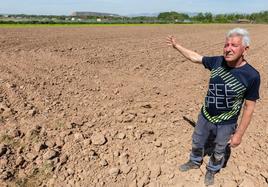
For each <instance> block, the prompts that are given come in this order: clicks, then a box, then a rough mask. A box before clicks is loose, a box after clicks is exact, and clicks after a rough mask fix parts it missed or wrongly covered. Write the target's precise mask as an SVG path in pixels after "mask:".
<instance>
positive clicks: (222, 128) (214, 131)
mask: <svg viewBox="0 0 268 187" xmlns="http://www.w3.org/2000/svg"><path fill="white" fill-rule="evenodd" d="M236 127H237V124H236V123H233V124H226V125H217V124H213V123H211V122H209V121H208V120H207V119H205V118H204V117H203V115H202V114H199V117H198V121H197V123H196V126H195V129H194V132H193V135H192V151H191V154H190V160H191V161H192V162H194V163H195V164H197V165H201V164H202V161H203V157H204V153H205V145H206V143H207V142H208V140H210V138H209V137H211V136H212V137H213V136H214V138H215V139H214V142H213V144H214V145H215V147H214V148H213V150H212V155H211V156H210V159H209V163H208V165H207V169H208V170H210V171H213V172H218V171H219V170H220V169H221V168H222V166H223V165H224V162H225V154H226V147H227V146H228V145H227V144H228V141H229V140H230V138H231V135H232V134H233V133H234V132H235V129H236ZM210 141H211V140H210ZM210 145H212V144H211V142H210Z"/></svg>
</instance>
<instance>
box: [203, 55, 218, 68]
mask: <svg viewBox="0 0 268 187" xmlns="http://www.w3.org/2000/svg"><path fill="white" fill-rule="evenodd" d="M220 58H221V57H219V56H213V57H208V56H204V57H203V58H202V63H203V65H204V66H205V68H207V69H209V70H212V69H213V68H214V67H215V66H217V62H218V61H219V60H220Z"/></svg>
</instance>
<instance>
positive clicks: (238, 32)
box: [226, 28, 250, 47]
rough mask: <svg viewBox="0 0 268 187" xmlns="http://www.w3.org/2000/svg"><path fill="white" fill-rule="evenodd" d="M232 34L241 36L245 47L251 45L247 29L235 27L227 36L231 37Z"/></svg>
mask: <svg viewBox="0 0 268 187" xmlns="http://www.w3.org/2000/svg"><path fill="white" fill-rule="evenodd" d="M232 36H241V37H242V44H243V46H245V47H248V46H249V43H250V38H249V33H248V31H247V30H246V29H242V28H234V29H232V30H230V31H229V32H228V33H227V34H226V38H230V37H232Z"/></svg>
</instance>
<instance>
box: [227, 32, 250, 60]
mask: <svg viewBox="0 0 268 187" xmlns="http://www.w3.org/2000/svg"><path fill="white" fill-rule="evenodd" d="M249 42H250V39H249V34H248V32H247V31H246V30H245V29H241V28H235V29H232V30H230V31H229V32H228V33H227V35H226V40H225V44H224V48H223V56H224V59H225V60H226V61H227V62H230V63H239V62H242V61H243V60H244V55H245V54H246V52H247V50H248V49H249Z"/></svg>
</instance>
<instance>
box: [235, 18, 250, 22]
mask: <svg viewBox="0 0 268 187" xmlns="http://www.w3.org/2000/svg"><path fill="white" fill-rule="evenodd" d="M236 23H251V21H250V20H249V19H238V20H236Z"/></svg>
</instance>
